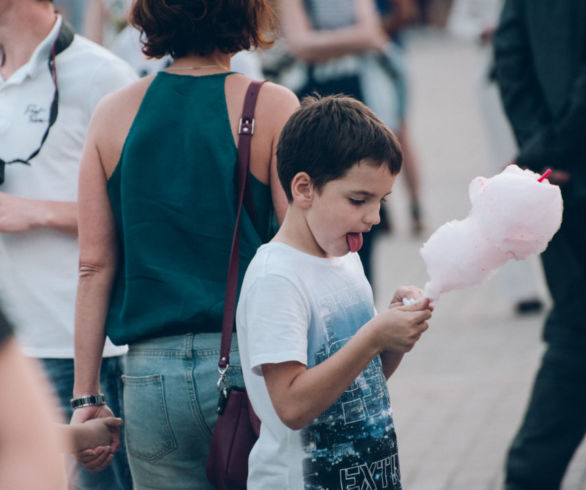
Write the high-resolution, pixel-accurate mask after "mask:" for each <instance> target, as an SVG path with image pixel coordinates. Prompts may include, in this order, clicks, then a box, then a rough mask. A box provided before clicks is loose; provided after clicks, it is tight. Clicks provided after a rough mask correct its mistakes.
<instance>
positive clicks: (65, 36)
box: [0, 21, 74, 184]
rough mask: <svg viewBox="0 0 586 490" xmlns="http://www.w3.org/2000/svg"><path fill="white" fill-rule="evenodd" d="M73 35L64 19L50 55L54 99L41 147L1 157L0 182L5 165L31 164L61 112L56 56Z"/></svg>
mask: <svg viewBox="0 0 586 490" xmlns="http://www.w3.org/2000/svg"><path fill="white" fill-rule="evenodd" d="M73 36H74V34H73V30H72V29H71V27H70V26H69V25H68V24H67V23H66V22H65V21H62V24H61V29H59V35H58V36H57V39H55V42H54V43H53V46H52V47H51V54H50V55H49V62H48V64H49V72H50V73H51V79H52V80H53V87H54V88H53V100H52V101H51V108H50V109H49V125H48V126H47V129H46V130H45V133H44V134H43V137H42V138H41V143H40V145H39V147H38V148H37V149H36V150H34V151H33V152H32V153H31V154H30V155H29V156H28V158H26V159H23V158H15V159H14V160H10V161H8V162H7V161H6V160H4V159H2V158H0V184H2V183H3V182H4V167H5V166H6V165H9V164H11V163H24V164H25V165H30V161H31V160H32V159H33V158H35V157H36V156H37V155H38V154H39V152H40V151H41V148H42V147H43V144H44V143H45V140H46V139H47V136H49V131H50V129H51V126H53V124H54V123H55V121H56V120H57V115H58V114H59V89H58V88H57V67H56V65H55V56H57V55H58V54H59V53H61V52H62V51H64V50H65V49H66V48H67V47H69V45H70V44H71V43H72V42H73Z"/></svg>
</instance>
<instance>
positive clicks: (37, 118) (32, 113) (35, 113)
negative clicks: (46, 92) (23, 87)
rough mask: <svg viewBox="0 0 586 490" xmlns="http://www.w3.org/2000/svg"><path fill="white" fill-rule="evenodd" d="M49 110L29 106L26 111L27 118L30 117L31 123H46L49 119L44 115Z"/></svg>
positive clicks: (32, 105)
mask: <svg viewBox="0 0 586 490" xmlns="http://www.w3.org/2000/svg"><path fill="white" fill-rule="evenodd" d="M46 112H47V109H45V108H43V107H39V106H38V105H35V104H29V105H27V106H26V109H25V110H24V114H25V116H26V115H28V122H30V123H46V122H47V118H46V117H43V113H46Z"/></svg>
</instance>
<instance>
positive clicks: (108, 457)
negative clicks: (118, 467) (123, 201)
mask: <svg viewBox="0 0 586 490" xmlns="http://www.w3.org/2000/svg"><path fill="white" fill-rule="evenodd" d="M113 457H114V455H113V454H112V453H111V452H110V451H106V452H104V453H103V454H101V455H100V457H98V458H96V459H94V460H93V461H91V462H90V463H88V464H84V466H85V467H86V468H87V469H88V470H90V471H102V470H103V469H105V468H106V467H107V466H108V465H109V464H110V462H111V461H112V458H113Z"/></svg>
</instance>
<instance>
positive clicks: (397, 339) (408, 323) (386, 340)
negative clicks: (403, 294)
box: [374, 298, 433, 353]
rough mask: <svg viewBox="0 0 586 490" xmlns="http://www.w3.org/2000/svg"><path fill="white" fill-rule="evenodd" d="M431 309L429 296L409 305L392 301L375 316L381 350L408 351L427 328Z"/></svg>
mask: <svg viewBox="0 0 586 490" xmlns="http://www.w3.org/2000/svg"><path fill="white" fill-rule="evenodd" d="M393 299H395V298H393ZM410 299H413V298H410ZM401 301H402V298H401ZM432 310H433V306H432V305H431V304H430V300H429V298H425V299H424V300H423V301H421V302H419V303H415V304H412V305H409V306H403V304H402V302H401V303H398V302H393V303H392V304H391V306H390V308H389V309H388V310H386V311H383V312H381V313H379V314H378V315H377V317H376V320H375V324H374V325H375V328H376V341H377V343H378V346H379V347H380V348H381V349H382V350H383V351H395V352H400V353H405V352H409V351H410V350H411V349H412V348H413V346H414V345H415V342H417V341H418V340H419V337H421V334H422V333H423V332H425V331H426V330H427V329H428V327H429V325H428V323H427V320H429V319H430V318H431V312H432Z"/></svg>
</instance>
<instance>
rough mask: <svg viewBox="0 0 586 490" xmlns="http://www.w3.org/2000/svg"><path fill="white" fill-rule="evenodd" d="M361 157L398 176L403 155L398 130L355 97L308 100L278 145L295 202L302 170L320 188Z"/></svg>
mask: <svg viewBox="0 0 586 490" xmlns="http://www.w3.org/2000/svg"><path fill="white" fill-rule="evenodd" d="M361 161H365V162H367V163H369V164H372V165H376V166H380V165H383V164H386V165H387V167H388V168H389V171H390V172H391V174H392V175H395V174H398V173H399V171H400V170H401V163H402V161H403V154H402V152H401V145H400V144H399V141H398V140H397V138H396V136H395V135H394V134H393V132H392V131H391V130H390V129H389V128H388V127H387V126H386V125H385V124H384V123H383V122H382V121H381V120H380V119H379V118H378V117H377V116H376V115H375V114H374V112H372V111H371V110H370V109H369V108H368V107H366V106H365V105H364V104H363V103H362V102H359V101H358V100H356V99H353V98H352V97H345V96H341V95H332V96H328V97H306V98H304V99H303V101H302V103H301V106H300V107H299V109H297V111H296V112H294V113H293V115H292V116H291V117H290V118H289V121H287V123H286V124H285V126H284V128H283V130H282V132H281V136H280V138H279V143H278V145H277V171H278V173H279V179H280V181H281V185H282V186H283V189H285V194H286V195H287V199H288V200H289V202H291V201H292V200H293V196H292V194H291V182H292V181H293V177H295V175H296V174H297V173H299V172H306V173H307V174H308V175H309V176H310V177H311V179H312V181H313V185H314V186H315V188H316V189H317V190H318V191H319V190H320V189H321V188H322V187H323V186H324V185H325V184H327V183H328V182H329V181H331V180H335V179H338V178H341V177H343V176H344V175H345V174H346V172H347V171H348V170H349V169H350V168H351V167H352V166H354V165H356V164H357V163H358V162H361Z"/></svg>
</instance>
